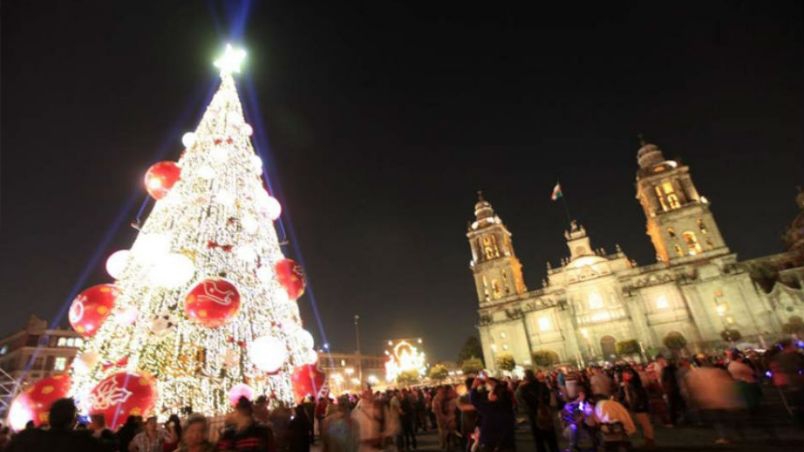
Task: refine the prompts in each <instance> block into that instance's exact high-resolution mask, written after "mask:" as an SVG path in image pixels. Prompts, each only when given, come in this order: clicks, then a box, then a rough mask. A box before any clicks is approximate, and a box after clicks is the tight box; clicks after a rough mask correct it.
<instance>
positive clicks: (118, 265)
mask: <svg viewBox="0 0 804 452" xmlns="http://www.w3.org/2000/svg"><path fill="white" fill-rule="evenodd" d="M130 254H131V252H130V251H129V250H119V251H115V252H114V253H112V255H111V256H109V258H108V259H106V272H107V273H109V276H111V277H112V278H114V279H120V277H121V276H123V271H124V270H125V269H126V265H128V258H129V256H130Z"/></svg>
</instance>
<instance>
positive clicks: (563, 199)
mask: <svg viewBox="0 0 804 452" xmlns="http://www.w3.org/2000/svg"><path fill="white" fill-rule="evenodd" d="M556 187H558V190H559V196H558V197H559V198H561V204H563V205H564V213H565V214H566V215H567V225H569V227H570V230H572V215H570V210H569V204H567V197H566V196H564V190H563V189H562V188H561V180H560V179H556ZM554 190H555V189H554Z"/></svg>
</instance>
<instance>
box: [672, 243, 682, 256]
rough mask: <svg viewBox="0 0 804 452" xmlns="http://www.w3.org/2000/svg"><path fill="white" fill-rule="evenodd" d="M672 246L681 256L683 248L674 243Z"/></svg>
mask: <svg viewBox="0 0 804 452" xmlns="http://www.w3.org/2000/svg"><path fill="white" fill-rule="evenodd" d="M673 248H674V249H675V250H676V254H677V255H678V256H679V257H681V256H683V255H684V250H682V249H681V247H680V246H678V245H674V246H673Z"/></svg>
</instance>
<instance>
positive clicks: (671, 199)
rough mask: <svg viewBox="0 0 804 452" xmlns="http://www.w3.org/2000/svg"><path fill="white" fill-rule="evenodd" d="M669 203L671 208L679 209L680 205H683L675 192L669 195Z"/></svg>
mask: <svg viewBox="0 0 804 452" xmlns="http://www.w3.org/2000/svg"><path fill="white" fill-rule="evenodd" d="M667 203H668V204H670V208H671V209H678V208H679V207H681V203H680V202H678V196H676V195H675V194H673V195H667Z"/></svg>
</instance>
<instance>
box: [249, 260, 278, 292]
mask: <svg viewBox="0 0 804 452" xmlns="http://www.w3.org/2000/svg"><path fill="white" fill-rule="evenodd" d="M256 274H257V279H259V280H260V281H261V282H263V283H268V282H270V281H271V277H273V275H274V272H273V271H272V270H271V269H270V268H269V267H268V266H267V265H263V266H262V267H260V268H258V269H257V271H256ZM283 290H284V289H283Z"/></svg>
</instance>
